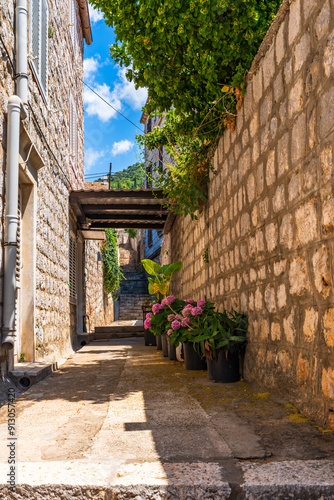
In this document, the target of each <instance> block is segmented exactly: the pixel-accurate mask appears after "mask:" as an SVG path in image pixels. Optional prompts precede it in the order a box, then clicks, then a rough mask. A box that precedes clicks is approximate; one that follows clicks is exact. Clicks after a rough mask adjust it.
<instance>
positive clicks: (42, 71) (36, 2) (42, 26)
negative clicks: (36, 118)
mask: <svg viewBox="0 0 334 500" xmlns="http://www.w3.org/2000/svg"><path fill="white" fill-rule="evenodd" d="M30 9H31V10H30V54H31V59H30V65H31V67H32V70H33V73H34V76H35V78H36V81H37V84H38V86H39V88H40V91H41V93H42V96H43V98H44V99H45V100H47V93H48V44H49V37H48V26H49V7H48V3H47V0H31V7H30Z"/></svg>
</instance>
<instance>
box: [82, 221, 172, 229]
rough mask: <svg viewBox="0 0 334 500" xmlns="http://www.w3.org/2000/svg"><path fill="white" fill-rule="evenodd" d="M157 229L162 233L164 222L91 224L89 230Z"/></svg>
mask: <svg viewBox="0 0 334 500" xmlns="http://www.w3.org/2000/svg"><path fill="white" fill-rule="evenodd" d="M108 228H114V229H132V228H133V229H157V230H160V231H162V230H163V228H164V222H160V223H158V222H133V221H129V222H126V221H124V222H109V221H105V222H92V224H91V225H90V227H89V229H108Z"/></svg>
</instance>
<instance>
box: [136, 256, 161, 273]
mask: <svg viewBox="0 0 334 500" xmlns="http://www.w3.org/2000/svg"><path fill="white" fill-rule="evenodd" d="M141 262H142V264H143V266H144V269H145V271H146V272H147V273H148V274H151V275H153V276H157V275H159V274H162V267H161V266H160V265H159V264H158V263H157V262H154V261H153V260H150V259H143V260H142V261H141Z"/></svg>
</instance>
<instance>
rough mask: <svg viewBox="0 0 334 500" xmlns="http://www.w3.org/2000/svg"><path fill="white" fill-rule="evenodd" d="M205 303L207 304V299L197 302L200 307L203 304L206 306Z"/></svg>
mask: <svg viewBox="0 0 334 500" xmlns="http://www.w3.org/2000/svg"><path fill="white" fill-rule="evenodd" d="M205 304H206V302H205V300H199V301H198V302H197V306H198V307H203V306H205Z"/></svg>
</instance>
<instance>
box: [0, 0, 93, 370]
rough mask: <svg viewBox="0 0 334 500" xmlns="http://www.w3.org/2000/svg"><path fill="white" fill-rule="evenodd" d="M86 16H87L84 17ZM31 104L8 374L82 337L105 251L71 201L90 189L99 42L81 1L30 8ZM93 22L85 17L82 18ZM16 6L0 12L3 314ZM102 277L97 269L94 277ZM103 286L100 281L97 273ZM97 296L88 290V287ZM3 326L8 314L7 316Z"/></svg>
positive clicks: (43, 1)
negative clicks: (88, 103)
mask: <svg viewBox="0 0 334 500" xmlns="http://www.w3.org/2000/svg"><path fill="white" fill-rule="evenodd" d="M85 9H86V10H85ZM27 10H28V26H27V31H28V33H27V45H28V47H27V49H28V50H27V52H28V102H27V104H26V106H25V108H26V111H27V117H26V118H25V119H24V120H22V121H21V125H20V126H21V129H20V165H19V231H18V261H17V298H16V323H15V328H16V340H15V348H14V353H13V350H10V351H7V350H6V351H5V350H3V349H1V351H0V364H1V374H2V375H4V374H6V373H7V372H8V370H10V369H12V367H13V363H14V362H17V361H19V360H20V358H21V355H22V356H23V355H24V358H25V360H26V361H37V360H46V361H48V360H50V361H51V360H52V361H55V360H58V361H59V360H60V359H63V358H65V357H66V356H68V355H69V354H70V353H71V352H72V351H73V348H76V339H75V334H76V333H77V332H78V331H83V329H84V316H85V314H86V296H85V290H86V288H87V287H85V283H84V278H85V269H86V271H87V269H89V268H90V261H92V262H94V264H96V255H97V249H98V247H99V244H100V243H97V242H92V243H90V244H87V243H86V242H85V240H84V238H83V236H82V234H81V233H79V232H78V231H77V227H76V221H75V218H74V217H73V215H72V214H71V211H70V209H69V203H68V197H69V193H70V191H71V190H73V189H80V188H82V187H83V184H84V122H83V112H84V107H83V82H82V78H83V51H84V37H85V39H86V42H87V43H91V41H92V40H91V31H90V24H89V15H88V4H87V3H86V2H85V1H83V0H80V1H78V2H77V0H61V1H59V2H56V3H55V2H49V1H47V0H30V1H28V3H27ZM83 13H86V17H83V16H84V14H83ZM15 23H17V19H16V14H15V4H14V1H13V0H3V1H2V2H1V7H0V26H1V38H0V49H1V55H2V57H1V59H0V136H1V144H0V164H1V167H0V210H1V233H0V236H1V240H2V245H1V247H0V249H1V255H0V290H1V296H0V306H1V305H2V302H3V296H4V295H3V294H6V290H4V289H3V281H2V278H3V273H4V263H3V237H4V232H3V227H4V223H5V221H4V213H5V207H6V202H7V196H8V193H6V190H5V185H6V183H5V179H6V159H7V158H6V157H7V155H6V136H7V103H8V99H9V98H10V96H12V95H13V94H16V93H17V89H16V85H15V80H16V68H15V64H16V47H17V44H18V40H16V39H15ZM94 269H95V268H94ZM94 279H95V284H96V283H97V282H99V283H100V292H101V291H102V290H103V288H102V275H101V272H100V271H99V272H97V273H96V275H95V277H94ZM87 286H88V288H89V286H90V285H89V283H88V284H87ZM0 321H1V324H2V308H1V307H0Z"/></svg>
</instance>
